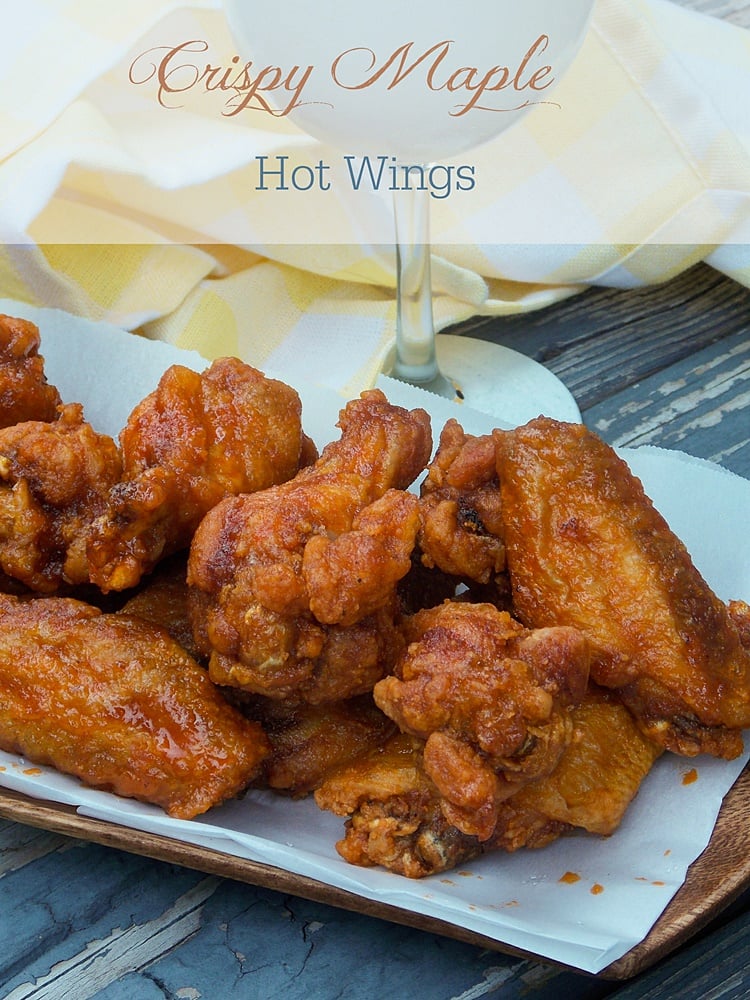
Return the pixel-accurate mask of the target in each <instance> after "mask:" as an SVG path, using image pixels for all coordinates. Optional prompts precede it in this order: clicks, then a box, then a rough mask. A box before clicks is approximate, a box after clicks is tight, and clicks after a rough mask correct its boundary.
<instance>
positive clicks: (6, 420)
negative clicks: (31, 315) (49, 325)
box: [0, 315, 62, 427]
mask: <svg viewBox="0 0 750 1000" xmlns="http://www.w3.org/2000/svg"><path fill="white" fill-rule="evenodd" d="M39 343H40V340H39V328H38V327H37V326H36V325H35V324H34V323H31V322H29V321H28V320H25V319H17V318H15V317H13V316H5V315H0V427H12V426H13V424H20V423H24V422H26V421H27V420H40V421H51V420H56V419H57V408H58V406H60V404H61V403H62V400H61V399H60V394H59V392H58V391H57V389H56V388H55V386H53V385H50V384H49V383H48V382H47V377H46V375H45V374H44V358H42V356H41V355H40V354H39Z"/></svg>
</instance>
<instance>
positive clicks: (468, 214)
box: [0, 0, 750, 394]
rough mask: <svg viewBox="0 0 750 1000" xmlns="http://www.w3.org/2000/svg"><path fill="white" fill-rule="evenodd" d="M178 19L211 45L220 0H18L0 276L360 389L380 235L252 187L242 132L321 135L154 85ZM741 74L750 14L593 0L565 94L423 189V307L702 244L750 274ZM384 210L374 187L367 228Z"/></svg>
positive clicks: (663, 272) (668, 271) (175, 38)
mask: <svg viewBox="0 0 750 1000" xmlns="http://www.w3.org/2000/svg"><path fill="white" fill-rule="evenodd" d="M186 39H194V40H195V39H198V40H205V41H206V42H207V44H208V47H209V53H208V54H207V55H206V56H205V57H204V58H205V60H206V61H207V60H208V59H209V58H210V59H211V61H212V63H213V64H215V65H223V66H227V65H229V64H230V60H231V55H232V52H233V51H234V49H233V43H232V41H231V38H230V37H229V34H228V31H227V28H226V24H225V21H224V16H223V13H222V10H221V7H220V5H219V4H218V3H217V2H215V0H204V2H192V3H188V2H183V3H180V2H179V0H130V2H129V3H128V4H127V5H123V4H112V5H109V4H102V3H100V2H99V0H35V2H34V3H33V4H29V5H20V6H19V7H18V8H17V12H16V13H15V14H14V28H13V31H12V32H10V33H9V34H6V37H5V38H4V40H3V41H2V42H0V47H1V48H2V49H3V50H4V54H3V59H2V60H0V64H2V69H0V235H1V236H2V245H1V246H0V296H2V297H5V298H15V299H20V300H23V301H26V302H29V303H32V304H35V305H43V306H54V307H59V308H62V309H66V310H68V311H70V312H72V313H75V314H78V315H82V316H86V317H89V318H92V319H106V320H108V321H110V322H113V323H116V324H118V325H120V326H123V327H125V328H127V329H131V330H137V331H139V332H141V333H143V334H145V335H146V336H148V337H152V338H156V339H162V340H166V341H169V342H171V343H173V344H176V345H178V346H182V347H188V348H193V349H196V350H198V351H199V352H201V353H202V354H203V355H204V356H206V357H207V358H213V357H217V356H220V355H222V354H230V353H231V354H237V355H239V356H240V357H243V358H244V359H246V360H247V361H249V362H250V363H252V364H255V365H258V366H260V367H273V368H277V369H278V368H281V369H283V370H284V371H289V372H290V373H293V372H295V371H298V372H299V373H300V374H301V375H305V376H307V377H308V378H309V377H314V378H317V379H318V380H320V381H322V382H325V383H327V384H331V385H334V386H335V387H336V388H339V389H342V390H344V391H346V392H347V393H350V394H351V393H354V392H357V391H359V390H360V389H361V388H363V387H364V386H366V385H369V384H371V383H372V382H373V381H374V379H375V377H376V376H377V374H378V372H379V370H380V368H381V366H382V363H383V359H384V358H385V357H386V356H387V354H388V352H389V350H390V349H391V346H392V343H393V340H394V335H395V305H394V285H395V262H394V254H393V248H392V245H389V244H388V238H386V239H385V240H383V239H380V237H379V238H378V239H375V240H373V239H363V237H362V231H363V222H362V212H361V211H360V208H359V207H357V206H356V205H354V204H353V202H352V201H351V200H349V201H347V198H346V197H343V196H342V197H337V196H331V195H330V192H329V193H328V195H327V196H323V195H322V194H320V193H317V192H315V191H310V192H307V193H305V194H304V195H299V194H297V195H296V196H295V197H293V198H292V199H290V198H288V197H286V196H284V195H280V194H279V193H278V192H271V191H265V192H264V191H258V190H257V189H256V188H257V179H258V178H257V162H258V161H257V157H258V156H260V155H267V156H269V157H272V156H277V155H281V154H283V155H284V156H287V157H288V158H289V159H288V161H287V163H288V165H289V167H290V168H291V167H293V166H294V165H296V164H314V163H316V162H318V161H319V160H321V158H322V157H323V156H325V157H329V158H331V157H333V156H334V152H333V151H331V150H330V149H328V150H326V149H325V148H324V147H320V146H318V144H317V143H316V142H315V141H314V140H312V139H310V138H309V137H307V136H303V135H301V134H300V133H298V132H297V131H296V130H295V129H294V127H293V126H292V125H290V124H289V123H288V122H287V121H286V120H281V119H274V118H272V117H270V116H267V115H266V116H259V115H258V114H257V113H256V114H255V116H254V117H251V118H250V119H247V118H245V119H244V120H240V118H241V116H237V117H228V116H226V115H224V114H222V110H225V107H224V105H223V102H224V101H226V94H225V93H220V92H218V91H215V92H214V93H212V94H208V93H206V92H205V90H204V91H203V92H202V93H201V92H200V88H199V87H185V90H184V92H183V93H179V94H173V95H170V100H172V101H173V103H174V105H180V106H179V107H177V106H175V107H173V108H171V109H166V108H164V107H162V106H160V104H159V101H158V93H157V86H156V82H155V79H154V78H153V76H152V77H150V78H149V76H148V72H147V68H148V58H147V57H146V55H145V53H147V51H150V50H154V51H156V50H157V47H159V46H170V45H175V44H177V43H178V42H181V41H182V40H186ZM196 61H197V57H196ZM749 93H750V32H747V31H746V30H744V29H741V28H738V27H735V26H731V25H729V24H727V23H724V22H721V21H718V20H716V19H713V18H709V17H706V16H704V15H700V14H697V13H695V12H692V11H689V10H686V9H684V8H681V7H679V6H678V5H677V4H674V3H670V2H668V0H599V2H598V4H597V7H596V10H595V13H594V19H593V23H592V27H591V30H590V32H589V34H588V36H587V39H586V41H585V43H584V46H583V48H582V50H581V52H580V53H579V56H578V58H577V60H576V62H575V64H574V66H573V67H572V69H571V70H570V71H569V73H568V74H567V75H566V76H565V78H564V80H563V82H562V83H561V85H560V86H559V88H558V89H557V90H556V91H555V101H556V102H558V103H559V104H560V106H561V108H562V109H563V112H562V113H559V114H556V113H554V112H552V113H550V112H549V110H548V109H544V108H538V109H534V110H533V111H531V112H530V113H529V114H528V115H527V116H526V117H525V118H524V119H523V120H522V122H521V123H520V124H518V125H516V126H514V127H513V128H512V129H510V130H509V131H508V132H507V133H505V134H504V135H501V136H499V137H498V139H497V140H495V141H493V142H491V143H488V144H487V145H485V146H483V147H481V148H479V149H477V150H475V151H472V152H471V153H470V154H467V156H465V157H464V162H471V164H472V165H473V166H474V170H475V176H476V178H477V181H476V185H475V188H474V190H472V191H471V192H470V193H466V192H453V193H452V194H451V197H449V198H442V199H441V198H435V199H433V200H432V201H431V209H432V232H433V281H434V288H435V298H434V310H435V318H436V325H437V327H438V328H439V329H442V328H444V327H446V326H447V325H449V324H451V323H454V322H457V321H460V320H464V319H466V318H468V317H470V316H472V315H480V314H481V315H510V314H514V313H519V312H523V311H527V310H532V309H536V308H539V307H541V306H545V305H549V304H550V303H552V302H555V301H558V300H560V299H562V298H564V297H566V296H569V295H572V294H575V293H576V292H578V291H580V290H581V289H582V288H585V287H587V286H590V285H595V284H599V285H607V286H611V287H621V288H628V287H637V286H639V285H643V284H650V283H656V282H660V281H664V280H666V279H668V278H670V277H673V276H674V275H675V274H677V273H679V272H680V271H682V270H684V269H685V268H687V267H688V266H690V265H692V264H693V263H695V262H697V261H699V260H705V261H707V262H708V263H709V264H711V265H712V266H714V267H716V268H717V269H719V270H721V271H722V272H724V273H725V274H728V275H730V276H731V277H733V278H734V279H735V280H737V281H739V282H742V283H743V284H745V285H747V286H749V287H750V115H748V113H747V100H746V98H747V95H748V94H749ZM285 197H286V200H285ZM389 212H390V205H389V203H388V202H387V201H386V200H384V199H383V198H382V197H380V196H378V197H374V198H373V199H371V202H369V203H367V213H370V214H371V215H372V218H373V220H374V222H373V225H374V227H375V228H374V231H375V232H377V233H378V234H382V233H383V232H385V231H387V230H386V227H387V226H388V225H390V217H389ZM250 246H252V247H253V248H254V249H249V248H248V247H250Z"/></svg>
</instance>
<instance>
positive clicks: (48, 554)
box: [0, 403, 122, 593]
mask: <svg viewBox="0 0 750 1000" xmlns="http://www.w3.org/2000/svg"><path fill="white" fill-rule="evenodd" d="M121 471H122V467H121V462H120V453H119V450H118V448H117V445H116V444H115V442H114V441H113V440H112V438H110V437H107V436H106V435H104V434H97V433H96V432H95V431H94V429H93V428H92V427H91V425H90V424H88V423H86V422H85V421H84V419H83V411H82V408H81V406H80V404H78V403H68V404H66V405H65V406H64V407H62V408H61V410H60V416H59V419H58V420H56V421H55V422H54V423H46V422H40V421H28V422H26V423H22V424H15V425H14V426H13V427H6V428H4V429H2V430H0V566H1V567H2V569H3V571H4V572H5V573H7V575H8V576H9V577H11V578H13V579H14V580H18V581H20V582H21V583H23V584H24V585H25V586H27V587H29V588H31V589H32V590H35V591H37V592H39V593H53V592H54V591H56V590H58V589H59V588H60V587H61V586H63V585H65V584H83V583H87V582H88V576H89V572H88V563H87V560H86V538H87V535H88V531H89V528H90V525H91V522H92V520H93V519H94V518H95V517H96V516H97V515H99V514H101V513H102V512H103V511H104V510H105V508H106V506H107V504H108V501H109V494H110V490H111V489H112V488H113V487H114V485H115V483H117V482H118V480H119V478H120V474H121Z"/></svg>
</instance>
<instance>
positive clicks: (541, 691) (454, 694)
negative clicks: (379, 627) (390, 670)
mask: <svg viewBox="0 0 750 1000" xmlns="http://www.w3.org/2000/svg"><path fill="white" fill-rule="evenodd" d="M404 631H405V633H406V638H407V640H408V642H409V646H408V649H407V650H406V652H405V653H404V655H403V656H402V658H401V659H400V660H399V661H398V663H397V664H396V667H395V670H394V676H389V677H386V678H385V679H384V680H382V681H380V682H379V683H378V684H376V685H375V689H374V692H373V693H374V697H375V702H376V704H377V705H378V706H379V707H380V708H381V709H382V710H383V711H384V712H385V714H386V715H388V716H389V717H390V718H392V719H393V720H394V721H395V722H396V723H397V725H398V726H399V729H401V730H402V731H404V732H407V733H410V734H411V735H413V736H417V737H419V738H420V739H423V740H425V741H426V742H425V747H424V767H425V770H426V772H427V774H428V775H429V777H430V778H431V779H432V781H433V782H434V784H435V785H436V787H437V788H438V790H439V791H440V793H441V795H442V796H443V798H444V804H443V811H444V813H445V815H446V817H447V819H448V820H449V821H450V822H451V823H452V824H453V825H454V826H456V827H458V828H459V829H460V830H461V831H462V832H463V833H467V834H472V835H474V836H477V837H478V838H479V839H480V840H486V839H487V838H488V837H489V836H490V835H491V834H492V831H493V830H494V828H495V826H496V824H497V817H498V809H499V805H500V803H501V802H502V801H503V799H505V798H508V797H509V796H510V795H513V794H514V792H516V791H517V790H518V788H519V787H520V786H521V785H522V784H525V783H526V782H528V781H532V780H535V779H538V778H539V777H541V776H542V775H545V774H549V773H550V772H551V771H552V770H553V769H554V767H555V766H556V764H557V762H558V760H559V759H560V755H561V754H562V752H563V750H564V749H565V747H566V746H567V744H568V742H569V740H570V738H571V732H572V730H571V721H570V718H571V717H570V712H569V708H570V706H572V705H575V704H577V703H578V702H579V701H580V700H581V698H582V697H583V695H584V693H585V690H586V685H587V682H588V670H589V652H588V646H587V643H586V641H585V639H584V638H583V636H582V635H581V634H580V633H579V632H577V631H576V630H574V629H571V628H552V629H543V630H538V631H533V632H530V631H528V630H527V629H525V628H523V626H522V625H520V624H519V623H518V622H516V621H514V620H513V619H512V618H511V617H510V615H509V614H508V613H507V612H501V611H498V610H497V609H496V608H495V607H494V606H493V605H490V604H481V605H476V604H461V603H453V602H446V603H445V604H442V605H440V606H439V607H437V608H431V609H428V610H425V611H421V612H419V613H418V614H416V615H415V616H414V617H413V618H411V619H409V620H408V621H407V623H406V624H405V626H404Z"/></svg>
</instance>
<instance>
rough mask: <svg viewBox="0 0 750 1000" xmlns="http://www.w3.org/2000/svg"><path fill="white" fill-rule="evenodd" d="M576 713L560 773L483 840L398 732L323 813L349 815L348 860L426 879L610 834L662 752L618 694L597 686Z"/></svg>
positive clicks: (344, 845)
mask: <svg viewBox="0 0 750 1000" xmlns="http://www.w3.org/2000/svg"><path fill="white" fill-rule="evenodd" d="M571 715H572V731H573V735H572V739H571V740H570V742H569V743H568V745H567V747H566V748H565V750H564V752H563V754H562V756H561V757H560V759H559V761H558V763H557V765H556V767H555V768H554V770H553V771H552V772H551V773H550V774H548V775H545V776H544V777H541V778H540V779H538V780H536V781H532V782H529V783H528V784H526V785H524V786H523V787H522V788H520V789H519V790H518V791H517V792H516V793H515V794H514V795H512V796H511V797H510V798H507V799H505V800H503V801H502V802H501V803H500V804H499V807H498V810H497V818H496V823H495V826H494V828H493V830H492V833H491V835H490V836H489V837H487V838H486V839H484V840H480V839H479V838H478V837H476V836H472V835H470V834H467V833H464V832H463V831H462V830H460V829H458V828H457V827H456V826H455V825H453V824H452V823H451V822H450V821H449V819H448V815H447V814H446V809H445V799H444V798H443V796H442V795H441V793H440V791H439V789H438V788H437V786H436V785H435V783H434V782H433V781H432V780H431V778H430V776H429V774H428V773H427V767H426V764H425V759H424V741H422V740H420V739H419V738H417V737H414V736H409V735H408V734H403V733H398V734H396V735H395V736H393V737H391V739H390V740H389V741H388V743H386V744H385V745H384V746H383V747H381V748H378V749H376V750H374V751H371V752H370V753H368V754H367V755H366V756H364V757H362V758H360V759H358V760H356V761H353V762H352V763H350V764H348V765H346V766H344V767H340V768H338V769H337V770H335V771H334V772H333V774H332V775H331V776H330V777H329V778H328V779H327V780H325V781H324V782H323V784H322V785H321V786H320V787H319V788H318V790H317V791H316V792H315V801H316V803H317V804H318V806H319V807H320V808H321V809H326V810H328V811H329V812H333V813H334V814H335V815H337V816H344V817H347V821H346V825H345V835H344V837H343V838H342V839H341V840H340V841H339V842H338V843H337V844H336V849H337V851H338V852H339V854H340V855H341V856H342V857H343V858H344V859H345V860H346V861H348V862H349V863H350V864H355V865H363V866H366V867H370V866H373V865H381V866H382V867H384V868H387V869H388V870H389V871H393V872H397V873H398V874H400V875H405V876H407V877H408V878H422V877H424V876H427V875H434V874H438V873H440V872H444V871H447V870H449V869H451V868H455V867H456V866H457V865H459V864H462V863H465V862H466V861H469V860H471V859H472V858H476V857H479V856H480V855H484V854H489V853H493V852H496V851H504V852H513V851H517V850H520V849H521V848H540V847H544V846H546V845H547V844H549V843H551V842H552V841H554V840H556V839H558V838H559V837H561V836H563V835H565V834H568V833H571V832H573V831H574V830H576V829H580V830H585V831H588V832H591V833H596V834H602V835H608V834H611V833H613V832H614V830H615V829H616V828H617V827H618V826H619V824H620V822H621V820H622V817H623V816H624V814H625V811H626V809H627V807H628V806H629V804H630V803H631V802H632V800H633V798H634V797H635V795H636V794H637V792H638V789H639V788H640V786H641V783H642V782H643V779H644V778H645V777H646V775H647V774H648V772H649V771H650V769H651V767H652V765H653V763H654V761H655V760H656V759H657V758H658V757H659V755H660V754H661V752H662V749H661V747H658V746H656V745H655V744H654V743H652V742H651V741H649V740H647V739H646V737H645V736H643V734H642V733H641V732H640V730H639V728H638V726H637V724H636V722H635V720H634V719H633V717H632V715H631V714H630V712H629V711H628V710H627V709H626V708H625V707H624V706H623V705H622V704H620V703H619V702H618V701H617V699H616V698H615V697H613V696H612V695H607V694H605V693H602V692H599V691H597V690H596V689H590V690H589V691H587V693H586V695H585V697H584V699H583V700H582V702H581V703H580V704H579V705H577V706H575V707H574V708H573V709H572V710H571Z"/></svg>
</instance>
